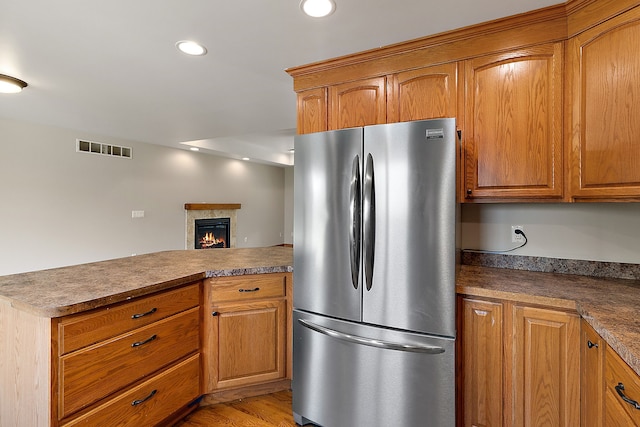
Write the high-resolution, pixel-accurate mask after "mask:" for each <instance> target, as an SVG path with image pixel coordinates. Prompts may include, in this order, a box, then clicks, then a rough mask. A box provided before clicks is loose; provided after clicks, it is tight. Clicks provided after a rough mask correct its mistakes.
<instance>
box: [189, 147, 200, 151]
mask: <svg viewBox="0 0 640 427" xmlns="http://www.w3.org/2000/svg"><path fill="white" fill-rule="evenodd" d="M189 150H191V151H200V149H199V148H198V147H191V148H189Z"/></svg>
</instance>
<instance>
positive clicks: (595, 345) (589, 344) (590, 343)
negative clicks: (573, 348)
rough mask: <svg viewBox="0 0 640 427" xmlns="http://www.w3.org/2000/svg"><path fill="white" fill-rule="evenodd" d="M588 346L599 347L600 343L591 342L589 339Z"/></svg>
mask: <svg viewBox="0 0 640 427" xmlns="http://www.w3.org/2000/svg"><path fill="white" fill-rule="evenodd" d="M587 347H589V348H593V347H595V348H598V344H596V343H593V342H591V340H589V341H587Z"/></svg>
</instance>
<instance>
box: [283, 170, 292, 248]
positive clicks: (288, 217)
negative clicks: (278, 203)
mask: <svg viewBox="0 0 640 427" xmlns="http://www.w3.org/2000/svg"><path fill="white" fill-rule="evenodd" d="M284 243H287V244H290V245H293V166H290V167H288V168H286V169H285V171H284Z"/></svg>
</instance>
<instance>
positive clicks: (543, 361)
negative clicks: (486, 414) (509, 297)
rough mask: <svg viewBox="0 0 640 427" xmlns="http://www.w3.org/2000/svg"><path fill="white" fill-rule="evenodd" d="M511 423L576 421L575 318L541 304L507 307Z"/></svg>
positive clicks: (577, 352) (577, 323)
mask: <svg viewBox="0 0 640 427" xmlns="http://www.w3.org/2000/svg"><path fill="white" fill-rule="evenodd" d="M512 310H513V311H512V313H513V315H512V317H511V319H512V320H513V322H514V324H513V329H512V330H513V337H512V339H511V340H506V341H507V342H508V343H509V344H513V346H514V348H513V366H512V369H513V371H512V372H513V382H512V387H509V389H510V390H511V392H512V396H513V409H514V412H513V424H512V425H527V426H536V425H538V426H544V425H552V426H567V427H568V426H575V425H576V422H577V420H579V419H580V364H579V363H578V360H579V359H580V346H579V337H580V317H579V316H578V315H577V314H574V313H565V312H562V311H556V310H551V309H546V308H536V307H527V306H521V305H514V306H513V309H512Z"/></svg>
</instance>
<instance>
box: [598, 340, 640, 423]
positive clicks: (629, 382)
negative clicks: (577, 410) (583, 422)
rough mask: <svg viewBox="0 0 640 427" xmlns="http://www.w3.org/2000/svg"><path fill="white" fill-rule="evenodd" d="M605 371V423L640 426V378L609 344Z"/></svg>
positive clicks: (606, 352)
mask: <svg viewBox="0 0 640 427" xmlns="http://www.w3.org/2000/svg"><path fill="white" fill-rule="evenodd" d="M604 372H605V375H604V377H605V384H606V388H605V404H604V408H605V425H607V426H640V378H639V377H638V375H636V373H635V372H634V371H633V370H632V369H631V368H630V367H629V366H628V365H627V364H626V363H625V362H624V361H623V360H622V359H621V358H620V356H618V354H616V352H615V351H613V350H612V349H611V347H609V346H607V349H606V351H605V371H604Z"/></svg>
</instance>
